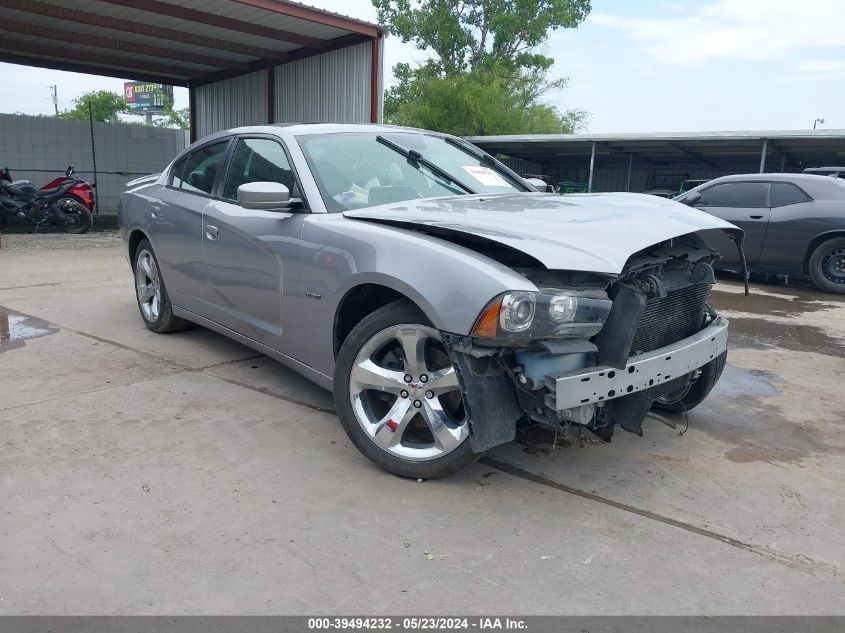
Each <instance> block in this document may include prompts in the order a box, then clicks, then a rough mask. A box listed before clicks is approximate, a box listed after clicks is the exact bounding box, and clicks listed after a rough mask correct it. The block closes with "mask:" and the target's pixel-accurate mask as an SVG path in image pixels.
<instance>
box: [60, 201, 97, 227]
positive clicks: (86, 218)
mask: <svg viewBox="0 0 845 633" xmlns="http://www.w3.org/2000/svg"><path fill="white" fill-rule="evenodd" d="M56 206H58V207H59V208H60V209H61V210H62V212H63V213H64V214H65V215H66V216H68V217H69V218H70V220H71V221H70V222H69V223H67V224H62V225H61V226H62V228H63V229H64V231H65V233H75V234H80V233H87V232H88V229H90V228H91V222H92V219H91V211H89V210H88V207H86V206H85V205H84V204H82V203H81V202H77V201H76V200H73V199H71V198H66V199H63V200H59V201H58V202H57V203H56Z"/></svg>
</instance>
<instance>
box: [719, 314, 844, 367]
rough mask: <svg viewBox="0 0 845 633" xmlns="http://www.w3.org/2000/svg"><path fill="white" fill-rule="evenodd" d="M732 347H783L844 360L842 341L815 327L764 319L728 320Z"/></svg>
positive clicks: (730, 318)
mask: <svg viewBox="0 0 845 633" xmlns="http://www.w3.org/2000/svg"><path fill="white" fill-rule="evenodd" d="M729 320H730V323H731V324H730V339H729V340H730V344H731V345H735V346H737V347H746V348H750V349H770V348H783V349H789V350H793V351H796V352H815V353H817V354H825V355H827V356H837V357H840V358H845V346H843V345H842V341H840V340H837V339H835V338H833V337H831V336H829V335H828V334H827V333H826V332H825V331H824V330H822V329H821V328H818V327H815V326H812V325H799V324H792V325H789V324H786V323H774V322H772V321H768V320H766V319H765V318H759V319H754V318H747V317H736V316H732V317H729Z"/></svg>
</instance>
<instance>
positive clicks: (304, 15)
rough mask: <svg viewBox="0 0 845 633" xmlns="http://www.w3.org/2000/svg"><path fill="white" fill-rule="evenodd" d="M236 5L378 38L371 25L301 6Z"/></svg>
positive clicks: (244, 0)
mask: <svg viewBox="0 0 845 633" xmlns="http://www.w3.org/2000/svg"><path fill="white" fill-rule="evenodd" d="M234 2H237V3H238V4H243V5H246V6H249V7H255V8H257V9H265V10H267V11H272V12H274V13H281V14H282V15H286V16H288V17H291V18H297V19H299V20H307V21H309V22H314V23H316V24H323V25H325V26H332V27H334V28H336V29H343V30H344V31H351V32H352V33H358V34H359V35H366V36H368V37H378V36H379V29H378V27H376V26H374V25H372V24H366V23H365V22H360V21H358V20H353V19H352V18H347V17H344V16H342V15H335V14H331V13H324V12H322V11H315V10H314V9H311V8H309V7H306V6H303V5H301V4H300V5H297V4H293V3H287V2H279V1H278V0H234Z"/></svg>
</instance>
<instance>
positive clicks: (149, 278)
mask: <svg viewBox="0 0 845 633" xmlns="http://www.w3.org/2000/svg"><path fill="white" fill-rule="evenodd" d="M135 292H136V293H137V295H138V305H139V306H140V308H141V314H143V315H144V318H145V319H146V320H147V321H148V322H149V323H155V322H156V321H157V320H158V317H159V314H161V282H160V281H159V275H158V266H156V260H155V259H154V258H153V255H152V253H150V251H148V250H146V249H144V250H142V251H141V252H140V253H138V257H137V258H136V259H135Z"/></svg>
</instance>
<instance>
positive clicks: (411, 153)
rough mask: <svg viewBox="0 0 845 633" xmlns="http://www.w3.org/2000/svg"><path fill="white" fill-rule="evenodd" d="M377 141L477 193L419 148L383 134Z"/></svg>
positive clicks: (469, 191) (377, 137)
mask: <svg viewBox="0 0 845 633" xmlns="http://www.w3.org/2000/svg"><path fill="white" fill-rule="evenodd" d="M376 141H378V142H379V143H381V144H382V145H386V146H387V147H389V148H390V149H392V150H393V151H394V152H397V153H398V154H401V155H402V156H404V157H405V158H407V159H408V160H410V161H413V162H415V163H417V164H419V165H423V166H424V167H426V168H428V170H429V171H431V172H432V173H435V174H437V175H438V176H440V177H441V178H443V179H444V180H448V181H449V182H453V183H455V184H456V185H458V187H460V188H461V189H463V190H464V191H466V192H467V193H476V192H475V191H473V190H472V189H471V188H470V187H468V186H467V185H466V184H465V183H463V182H461V181H460V180H458V179H457V178H456V177H455V176H453V175H452V174H450V173H449V172H448V171H446V170H445V169H443V168H442V167H438V166H437V165H435V164H434V163H432V162H431V161H430V160H428V159H427V158H426V157H425V156H423V155H422V154H420V153H419V152H418V151H417V150H415V149H405V148H404V147H402V146H401V145H397V144H396V143H394V142H393V141H391V140H389V139H386V138H384V137H383V136H382V135H381V134H379V135H378V136H376Z"/></svg>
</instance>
